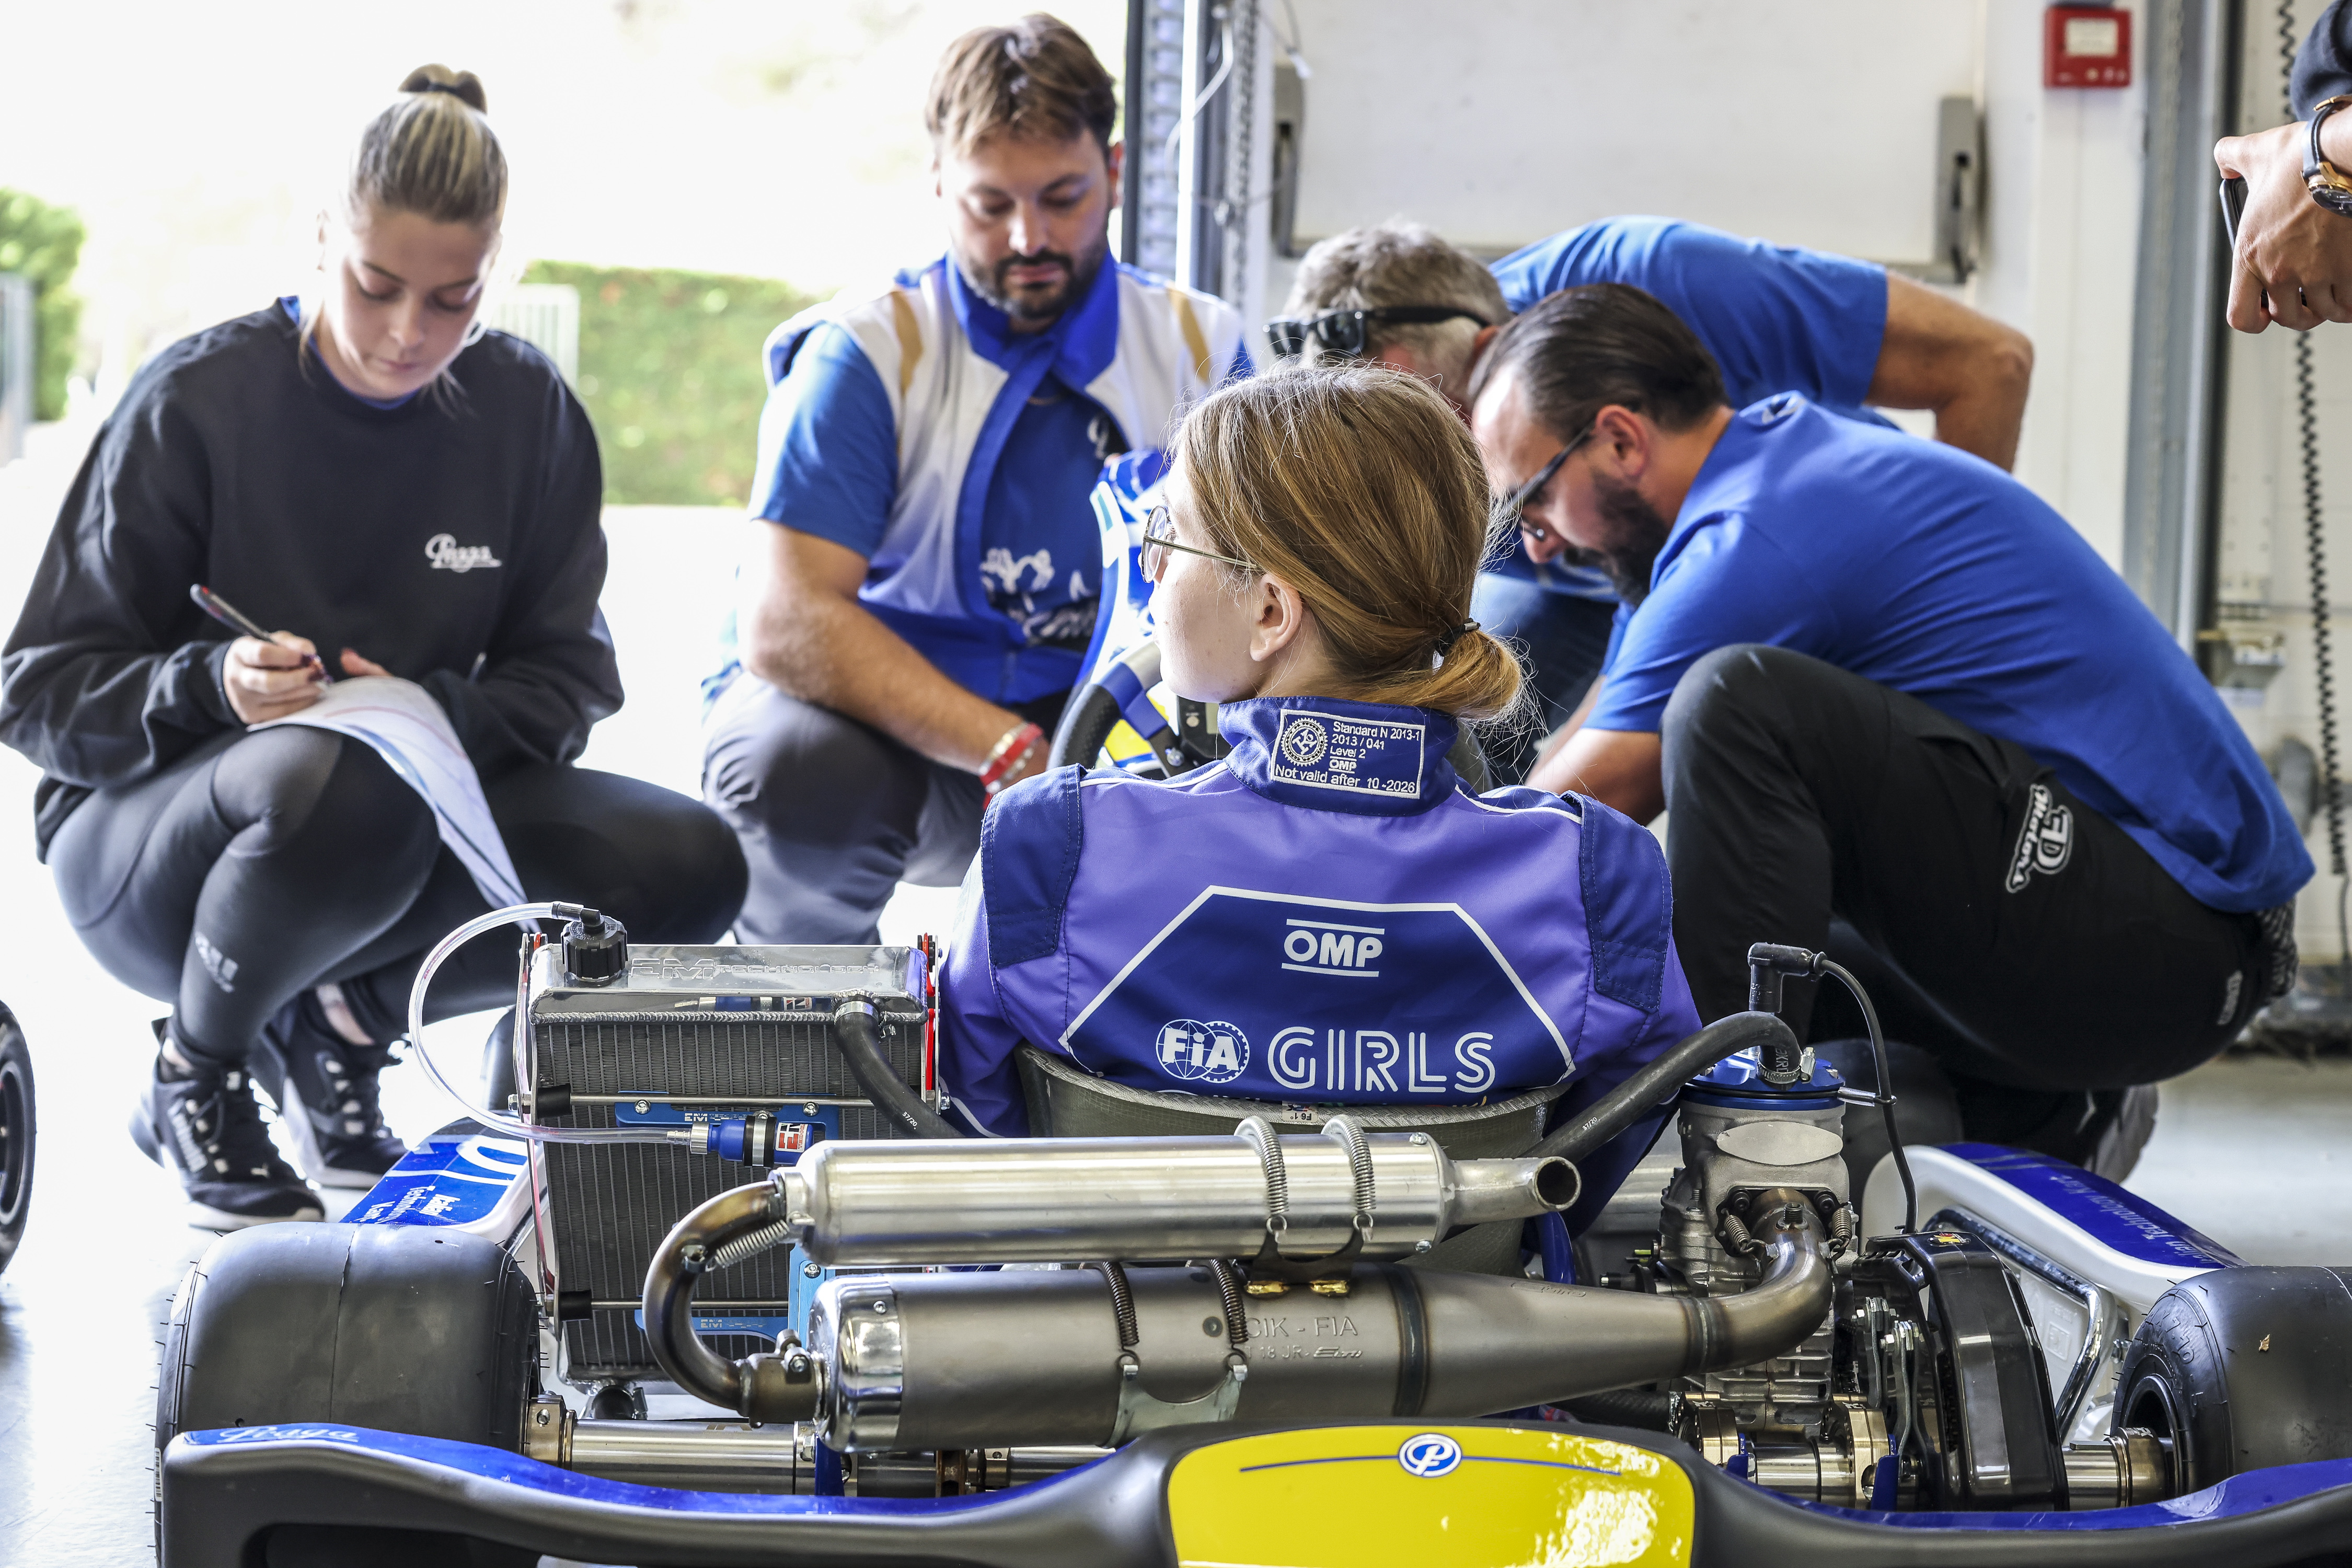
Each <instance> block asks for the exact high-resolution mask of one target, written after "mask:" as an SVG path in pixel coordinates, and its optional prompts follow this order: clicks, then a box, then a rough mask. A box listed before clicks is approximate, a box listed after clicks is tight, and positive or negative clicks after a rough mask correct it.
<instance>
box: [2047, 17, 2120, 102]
mask: <svg viewBox="0 0 2352 1568" xmlns="http://www.w3.org/2000/svg"><path fill="white" fill-rule="evenodd" d="M2131 25H2132V17H2131V13H2130V12H2129V11H2126V10H2125V9H2124V8H2123V7H2122V6H2120V5H2053V6H2051V7H2050V9H2049V10H2048V11H2047V12H2045V13H2043V16H2042V86H2044V87H2129V86H2130V85H2131V52H2132V51H2131Z"/></svg>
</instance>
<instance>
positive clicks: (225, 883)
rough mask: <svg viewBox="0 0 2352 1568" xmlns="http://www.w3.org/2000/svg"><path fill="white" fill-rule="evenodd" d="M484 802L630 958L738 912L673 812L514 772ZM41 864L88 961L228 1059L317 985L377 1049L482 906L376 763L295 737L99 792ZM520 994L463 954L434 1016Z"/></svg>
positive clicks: (570, 776)
mask: <svg viewBox="0 0 2352 1568" xmlns="http://www.w3.org/2000/svg"><path fill="white" fill-rule="evenodd" d="M484 794H485V795H487V797H488V802H489V806H490V814H491V816H493V817H495V818H496V819H497V821H498V825H499V832H500V834H501V835H502V836H503V837H505V839H506V843H507V848H508V851H509V854H510V855H511V856H512V857H513V859H514V863H515V870H516V872H517V874H518V875H519V876H520V878H521V879H522V885H523V889H524V891H525V892H526V893H527V894H528V895H529V896H530V897H531V898H534V899H549V900H553V899H561V900H571V901H574V902H579V903H585V904H591V905H593V906H594V907H596V908H598V909H602V910H608V911H610V912H612V913H614V914H615V915H617V916H618V917H619V918H620V919H621V921H623V923H625V925H627V927H628V928H629V935H630V937H631V939H632V940H633V941H637V942H709V941H711V940H713V939H715V938H716V937H718V936H719V934H720V933H721V932H723V931H725V930H726V929H727V926H728V924H729V922H730V921H732V920H733V919H734V917H735V911H736V909H737V907H738V906H739V905H740V903H741V902H742V898H743V880H744V877H743V859H742V856H741V854H740V851H739V850H738V849H737V848H736V847H735V840H734V837H733V836H732V835H730V833H728V831H727V830H726V827H725V826H724V825H722V824H721V823H720V822H719V820H718V819H717V818H716V817H714V816H711V814H710V813H709V811H708V810H707V809H705V808H704V807H703V806H702V805H699V804H698V803H697V802H694V801H691V800H688V799H687V798H686V797H684V796H683V795H677V794H674V793H672V792H671V791H668V790H665V789H660V788H657V787H656V786H655V785H652V784H644V783H641V782H639V781H637V780H635V779H628V778H622V777H619V776H617V775H614V774H611V773H592V772H590V771H588V770H587V769H584V768H571V767H532V768H523V769H520V770H518V771H516V772H515V773H509V774H508V775H506V776H505V777H503V778H500V779H499V780H497V781H496V782H494V783H489V784H485V785H484ZM49 864H50V866H51V868H53V869H54V870H55V872H56V874H57V879H58V893H59V896H60V898H61V899H62V900H63V902H64V904H65V907H66V912H67V915H68V918H69V919H71V921H73V924H74V928H75V930H76V931H78V932H79V934H80V936H81V939H82V941H83V942H85V943H86V944H87V945H88V946H89V949H90V951H91V952H92V953H94V954H95V955H96V956H97V958H98V960H99V962H100V963H102V964H104V965H105V966H106V968H107V970H108V972H109V973H111V974H113V975H114V976H115V977H116V978H117V979H119V980H121V982H122V983H123V984H127V985H129V986H131V988H132V989H133V990H136V991H139V992H141V993H142V994H146V995H149V996H152V997H154V998H156V999H157V1000H159V1001H170V1002H172V1003H173V1004H174V1021H173V1032H174V1033H175V1035H177V1036H178V1037H179V1038H180V1039H181V1040H183V1041H184V1043H185V1044H187V1045H188V1046H189V1047H192V1048H194V1049H196V1050H199V1051H201V1052H203V1053H205V1055H207V1056H210V1057H213V1058H216V1059H220V1060H224V1061H234V1060H239V1059H242V1058H243V1057H244V1055H245V1053H246V1052H247V1049H249V1048H250V1047H251V1046H252V1044H253V1042H254V1040H255V1039H256V1038H257V1037H258V1035H259V1033H260V1030H261V1026H262V1025H263V1023H264V1022H266V1021H267V1020H268V1018H269V1017H270V1016H272V1015H274V1014H275V1013H276V1012H277V1011H278V1009H279V1008H280V1007H282V1006H283V1005H285V1004H286V1003H287V1002H288V1001H289V999H291V998H292V997H293V996H294V995H295V994H298V993H299V992H300V991H302V990H303V989H304V988H306V987H308V986H311V985H316V984H320V983H322V982H326V981H335V982H338V983H340V984H341V985H342V987H343V993H344V996H345V999H346V1000H347V1001H348V1002H349V1003H350V1004H351V1006H352V1012H353V1014H354V1015H355V1016H356V1017H357V1018H358V1020H359V1022H360V1023H361V1025H362V1026H363V1027H365V1028H366V1029H367V1030H368V1032H369V1033H370V1034H371V1035H373V1037H375V1038H376V1039H378V1040H388V1039H390V1038H392V1037H394V1036H395V1035H397V1034H398V1033H400V1032H401V1030H402V1029H403V1028H404V1027H405V1026H406V1019H407V1010H408V989H409V985H410V984H411V983H412V982H413V981H414V980H415V975H416V970H417V966H418V964H419V963H421V961H422V960H423V958H424V955H425V950H426V949H428V948H430V947H431V946H432V945H433V943H434V942H437V941H439V940H440V939H441V937H443V936H444V935H446V933H447V932H448V931H449V930H450V929H451V928H452V927H454V926H456V925H457V924H458V923H459V922H461V921H465V920H467V919H468V918H470V917H472V916H474V915H478V914H480V913H481V912H482V911H483V910H484V909H485V908H487V906H486V905H485V904H484V903H483V901H482V898H481V895H480V894H479V893H478V892H477V891H476V890H475V888H474V884H473V880H472V879H471V878H469V877H468V876H467V874H466V871H465V868H464V867H463V866H462V865H460V864H459V862H458V860H457V857H456V856H454V855H452V854H450V853H449V852H448V851H447V850H446V849H445V848H443V847H441V844H440V840H439V837H438V835H437V833H436V830H435V827H434V823H433V816H432V813H431V811H430V810H429V809H428V808H427V807H426V806H425V803H424V802H423V801H422V800H420V799H419V798H418V797H417V795H416V794H415V792H414V791H413V790H411V789H409V788H408V786H407V785H405V784H402V783H401V782H400V780H399V779H398V778H397V777H396V776H395V775H394V773H393V772H392V770H391V769H390V768H389V767H388V766H386V765H385V764H384V763H383V759H382V758H380V757H378V756H377V755H376V753H375V752H373V750H372V749H371V748H369V747H368V746H366V745H364V744H362V742H357V741H353V740H350V739H347V738H345V737H343V736H341V735H337V734H334V733H332V732H331V731H324V730H314V729H310V728H306V727H303V726H299V725H288V726H285V727H283V728H279V729H272V730H261V731H254V732H252V733H249V734H242V733H241V734H235V735H226V736H223V737H221V738H220V739H219V740H217V741H214V742H208V743H206V744H205V745H204V746H202V747H200V748H198V749H197V750H196V751H195V752H192V753H190V754H189V755H187V756H185V757H183V758H181V759H180V760H179V761H178V762H176V763H173V764H172V765H171V766H170V767H168V768H165V769H163V770H162V771H161V772H159V773H155V774H153V775H152V776H150V777H148V778H145V779H142V780H141V781H139V782H138V783H136V784H127V785H124V786H122V787H121V788H119V789H109V790H100V792H99V793H97V794H96V795H92V796H90V797H89V799H88V800H87V801H84V802H83V803H82V804H81V805H80V806H79V807H78V808H76V810H75V811H74V813H73V815H72V816H69V817H68V818H67V819H66V821H65V824H64V825H63V826H61V827H60V828H59V829H58V836H57V838H56V840H55V841H54V842H53V843H52V844H51V846H50V848H49ZM514 983H515V938H514V937H513V936H509V935H501V934H499V933H492V934H490V935H488V936H484V937H480V938H478V939H476V941H475V942H472V943H470V944H469V945H468V946H467V948H466V949H464V950H463V951H461V952H459V953H458V954H457V956H456V957H454V958H453V959H452V960H451V961H450V962H449V963H447V964H446V965H445V966H444V967H443V969H442V971H441V973H440V975H439V977H438V978H437V979H436V982H435V984H434V989H433V1008H432V1016H435V1017H446V1016H450V1015H452V1014H456V1013H463V1012H469V1011H473V1010H476V1009H478V1008H483V1007H489V1006H494V1005H498V1004H499V1003H500V1002H501V1001H508V1000H511V999H512V997H513V994H514Z"/></svg>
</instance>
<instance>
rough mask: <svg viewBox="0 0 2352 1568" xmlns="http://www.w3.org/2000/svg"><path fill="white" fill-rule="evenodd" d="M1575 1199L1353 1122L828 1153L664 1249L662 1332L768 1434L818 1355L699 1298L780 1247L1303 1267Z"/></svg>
mask: <svg viewBox="0 0 2352 1568" xmlns="http://www.w3.org/2000/svg"><path fill="white" fill-rule="evenodd" d="M1578 1186H1579V1184H1578V1180H1577V1175H1576V1168H1575V1167H1574V1166H1573V1165H1570V1163H1568V1162H1567V1161H1565V1160H1561V1159H1559V1158H1557V1157H1552V1156H1542V1157H1533V1156H1531V1157H1527V1158H1521V1159H1512V1160H1465V1161H1458V1162H1457V1161H1454V1160H1452V1159H1449V1158H1448V1157H1447V1156H1446V1153H1445V1151H1444V1150H1443V1149H1441V1148H1439V1147H1438V1146H1437V1143H1436V1142H1435V1141H1434V1140H1433V1139H1432V1138H1431V1137H1430V1136H1429V1134H1427V1133H1425V1132H1366V1131H1363V1129H1362V1128H1361V1127H1360V1126H1359V1125H1358V1124H1357V1123H1355V1122H1354V1121H1351V1120H1350V1119H1349V1118H1347V1117H1344V1116H1342V1117H1336V1118H1334V1119H1333V1120H1332V1121H1329V1122H1328V1123H1326V1124H1325V1126H1324V1128H1323V1129H1322V1130H1321V1131H1318V1132H1315V1133H1308V1134H1298V1135H1291V1136H1277V1135H1276V1133H1275V1132H1274V1131H1273V1130H1272V1129H1271V1128H1269V1127H1268V1126H1267V1124H1266V1123H1265V1121H1261V1120H1259V1119H1258V1118H1255V1117H1253V1118H1251V1119H1250V1120H1249V1121H1245V1122H1244V1123H1243V1124H1242V1127H1241V1130H1240V1131H1238V1132H1236V1133H1234V1135H1233V1136H1231V1137H1223V1138H1219V1137H1205V1138H1034V1139H1008V1140H1003V1141H989V1142H983V1141H981V1140H977V1139H974V1140H955V1141H945V1140H942V1141H940V1142H897V1141H892V1142H878V1141H877V1142H827V1143H820V1144H819V1145H817V1147H816V1148H815V1149H814V1150H812V1151H810V1152H808V1153H806V1154H803V1156H801V1159H800V1161H799V1163H797V1164H794V1165H792V1166H789V1167H786V1168H783V1169H781V1170H778V1171H775V1172H773V1173H772V1174H771V1175H770V1176H769V1178H768V1180H767V1181H765V1182H760V1183H754V1184H751V1185H748V1186H741V1187H736V1188H734V1189H732V1190H731V1191H729V1192H725V1193H721V1194H719V1196H718V1197H716V1198H713V1199H711V1200H710V1201H709V1203H707V1204H704V1205H701V1206H700V1207H699V1208H697V1209H696V1210H694V1212H693V1213H691V1214H689V1215H687V1216H686V1217H685V1218H684V1219H682V1220H680V1221H679V1222H678V1223H677V1226H676V1227H675V1228H673V1229H672V1230H671V1231H670V1233H669V1235H668V1236H667V1237H665V1238H663V1241H662V1244H661V1246H660V1247H657V1248H656V1250H655V1253H654V1258H653V1263H652V1265H651V1266H650V1267H649V1268H647V1269H646V1287H645V1302H644V1306H645V1331H646V1339H647V1340H648V1341H649V1342H650V1343H651V1346H652V1349H653V1353H654V1357H655V1359H656V1361H658V1362H659V1363H661V1365H662V1367H663V1369H664V1370H665V1371H667V1372H668V1373H669V1374H670V1376H671V1377H672V1378H673V1379H675V1380H676V1381H677V1384H678V1386H679V1387H681V1388H684V1389H686V1390H688V1392H689V1393H692V1394H696V1395H697V1396H698V1397H699V1398H702V1399H705V1400H708V1401H709V1402H710V1403H712V1404H714V1405H719V1406H721V1407H722V1408H724V1409H729V1410H733V1411H736V1412H738V1413H739V1414H740V1415H744V1416H746V1417H747V1418H751V1419H761V1420H766V1419H771V1418H772V1417H767V1416H759V1417H753V1416H752V1415H751V1411H752V1408H753V1407H754V1405H760V1406H761V1407H767V1406H768V1405H769V1403H770V1402H771V1401H776V1400H781V1401H782V1403H783V1405H787V1406H790V1405H798V1404H800V1403H802V1402H803V1401H804V1400H806V1399H807V1398H808V1397H810V1395H811V1391H812V1389H813V1387H814V1384H813V1381H812V1380H813V1375H814V1371H813V1367H812V1363H811V1361H810V1357H809V1354H808V1352H806V1351H804V1350H802V1349H800V1348H799V1347H797V1346H794V1347H789V1348H787V1349H785V1350H784V1351H782V1352H780V1353H778V1354H773V1355H768V1354H762V1355H756V1356H752V1357H750V1358H748V1359H747V1360H745V1361H742V1362H740V1363H739V1362H730V1361H728V1360H726V1359H725V1358H723V1357H721V1356H719V1355H718V1354H717V1353H716V1352H713V1351H711V1350H710V1349H709V1347H708V1346H707V1345H705V1344H704V1343H703V1342H701V1340H700V1339H698V1337H696V1335H695V1333H694V1330H693V1325H692V1316H691V1313H690V1311H689V1310H688V1298H689V1297H690V1296H691V1294H692V1292H693V1289H694V1285H695V1282H696V1280H697V1279H698V1278H699V1277H700V1276H701V1275H703V1274H705V1273H707V1272H709V1271H711V1270H713V1269H717V1268H725V1267H727V1266H728V1265H730V1264H732V1263H736V1262H740V1261H741V1260H742V1259H743V1258H749V1257H751V1256H753V1255H754V1254H756V1253H759V1252H762V1251H765V1250H767V1249H768V1248H770V1247H782V1246H790V1245H797V1246H799V1247H801V1248H802V1249H803V1251H804V1252H805V1253H806V1254H807V1256H808V1257H810V1258H813V1259H814V1260H815V1261H817V1262H819V1263H822V1264H828V1265H832V1266H834V1267H836V1268H888V1267H905V1266H910V1265H920V1264H975V1263H1078V1262H1089V1261H1099V1260H1103V1259H1122V1260H1124V1259H1163V1260H1164V1259H1170V1258H1255V1257H1257V1256H1259V1255H1260V1253H1261V1249H1262V1248H1265V1247H1267V1246H1268V1245H1269V1244H1270V1245H1271V1246H1272V1247H1273V1248H1274V1249H1275V1251H1276V1254H1278V1255H1280V1256H1281V1257H1283V1258H1286V1259H1295V1258H1316V1257H1328V1256H1329V1255H1331V1254H1334V1253H1338V1252H1340V1251H1341V1250H1342V1249H1349V1248H1352V1250H1351V1251H1349V1257H1350V1258H1407V1257H1412V1256H1413V1255H1415V1254H1417V1253H1422V1252H1426V1251H1428V1250H1429V1249H1430V1248H1431V1247H1433V1246H1434V1245H1436V1244H1437V1243H1438V1242H1440V1241H1442V1240H1444V1238H1445V1237H1447V1236H1448V1235H1450V1234H1452V1233H1453V1232H1454V1230H1457V1229H1459V1228H1461V1227H1463V1226H1472V1225H1483V1224H1486V1223H1489V1222H1491V1221H1496V1220H1515V1219H1527V1218H1532V1217H1533V1216H1535V1215H1539V1214H1545V1213H1549V1212H1552V1211H1556V1210H1559V1209H1565V1208H1567V1207H1569V1206H1570V1205H1571V1204H1573V1203H1575V1201H1576V1196H1577V1191H1578ZM1029 1278H1035V1277H1034V1275H1033V1276H1029ZM1090 1278H1093V1277H1091V1276H1090ZM1224 1315H1225V1316H1231V1315H1232V1314H1230V1313H1227V1314H1224ZM753 1384H759V1385H760V1386H761V1388H764V1389H766V1390H768V1392H767V1393H765V1394H755V1392H754V1389H753V1386H752V1385H753ZM991 1446H992V1447H1002V1445H991Z"/></svg>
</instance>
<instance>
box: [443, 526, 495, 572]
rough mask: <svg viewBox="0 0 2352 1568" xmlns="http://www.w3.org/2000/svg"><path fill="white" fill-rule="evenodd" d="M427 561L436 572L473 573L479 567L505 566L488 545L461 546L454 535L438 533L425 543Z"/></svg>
mask: <svg viewBox="0 0 2352 1568" xmlns="http://www.w3.org/2000/svg"><path fill="white" fill-rule="evenodd" d="M425 560H427V561H430V562H431V563H433V570H435V571H436V572H471V571H472V570H473V569H474V568H475V567H477V566H503V565H505V564H506V563H505V562H503V561H501V560H499V558H498V557H497V556H495V555H493V554H491V553H490V547H489V546H488V545H487V544H460V543H458V542H457V535H456V534H454V533H436V534H435V535H434V536H433V537H432V538H430V539H428V540H426V541H425Z"/></svg>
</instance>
